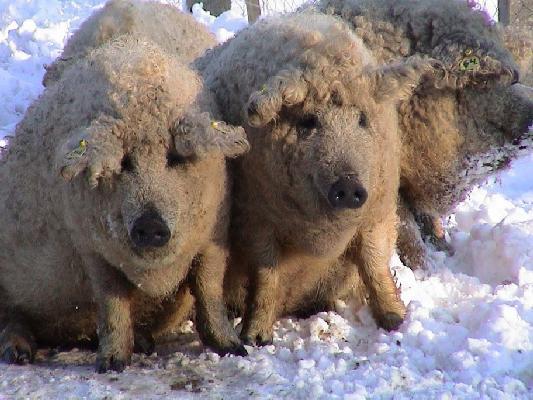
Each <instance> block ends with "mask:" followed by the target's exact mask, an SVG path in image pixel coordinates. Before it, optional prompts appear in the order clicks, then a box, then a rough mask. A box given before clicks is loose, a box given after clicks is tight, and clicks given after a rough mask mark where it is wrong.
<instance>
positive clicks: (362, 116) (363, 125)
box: [359, 112, 368, 128]
mask: <svg viewBox="0 0 533 400" xmlns="http://www.w3.org/2000/svg"><path fill="white" fill-rule="evenodd" d="M359 126H360V127H361V128H366V127H368V120H367V118H366V114H365V113H364V112H361V114H359Z"/></svg>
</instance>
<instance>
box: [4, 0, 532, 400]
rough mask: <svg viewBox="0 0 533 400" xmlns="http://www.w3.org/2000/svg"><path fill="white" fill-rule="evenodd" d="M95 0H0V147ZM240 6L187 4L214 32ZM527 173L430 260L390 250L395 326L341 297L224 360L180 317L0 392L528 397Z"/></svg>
mask: <svg viewBox="0 0 533 400" xmlns="http://www.w3.org/2000/svg"><path fill="white" fill-rule="evenodd" d="M167 3H172V4H175V5H176V6H179V7H182V6H183V5H182V2H181V1H167ZM102 4H103V2H102V1H98V0H66V1H59V0H33V1H30V0H0V98H1V99H2V101H1V102H0V147H1V146H5V144H6V142H7V140H8V138H6V136H8V135H10V134H12V133H13V131H14V127H15V124H16V123H17V122H18V121H19V120H20V119H21V118H22V115H23V113H24V111H25V110H26V108H27V107H28V105H29V104H30V103H31V101H32V100H34V99H35V98H36V97H37V96H38V95H39V94H40V93H41V92H42V90H43V88H42V86H41V79H42V76H43V74H44V68H43V65H44V64H47V63H49V62H51V61H52V60H53V59H54V58H55V57H57V56H58V55H59V53H60V52H61V49H62V46H63V45H64V42H65V40H66V38H67V37H68V35H70V34H71V33H72V32H73V30H75V29H76V27H77V26H79V24H80V22H81V21H83V19H84V18H86V17H87V16H88V15H89V14H90V13H91V12H92V11H93V10H94V9H96V8H98V7H101V6H102ZM280 4H281V2H280ZM286 4H287V3H284V4H283V7H285V5H286ZM283 7H281V6H280V8H279V9H283ZM243 10H244V5H243V2H242V1H241V2H236V3H235V4H234V5H233V8H232V10H230V11H228V12H226V13H224V14H222V15H221V16H220V17H218V18H214V17H212V16H211V15H209V13H207V12H205V11H204V10H202V9H201V7H199V6H195V7H194V9H193V14H194V16H195V17H196V18H197V19H198V20H199V21H201V22H203V23H204V24H206V25H207V26H209V28H210V29H211V30H212V31H213V32H214V33H215V34H216V36H217V38H218V39H219V40H220V41H224V40H227V39H228V38H230V37H231V36H233V34H234V33H235V32H236V31H238V30H240V29H242V28H243V27H245V26H246V19H245V16H244V13H243ZM2 138H3V139H2ZM532 176H533V155H529V156H526V157H524V158H522V159H520V160H517V161H515V162H514V163H513V165H512V167H511V168H510V169H508V170H507V171H505V172H503V173H501V174H499V175H498V176H496V177H494V178H493V179H491V181H490V182H487V183H486V184H485V185H483V186H481V187H478V188H476V189H475V190H474V191H473V192H472V193H471V195H470V196H469V198H468V199H467V200H466V201H465V202H463V203H461V204H460V205H459V206H458V207H457V209H456V210H455V213H454V214H453V215H451V216H450V217H449V218H448V220H447V221H446V227H447V234H448V235H449V240H450V242H451V244H452V245H453V247H454V248H455V254H454V255H453V256H446V255H444V254H443V253H439V252H432V253H431V258H432V264H433V265H432V267H431V268H430V270H428V271H417V272H412V271H411V270H409V269H408V268H406V267H405V266H403V265H402V264H401V262H400V260H399V259H398V257H396V256H395V257H394V258H393V260H391V268H392V269H393V270H394V271H396V276H397V278H398V282H399V283H400V284H401V287H402V298H403V300H404V301H405V302H406V303H408V314H407V318H406V321H405V323H404V324H403V325H402V326H401V328H400V329H399V330H398V331H397V332H391V333H388V332H385V331H383V330H381V329H378V328H377V327H376V325H375V323H374V321H373V319H372V317H371V315H370V312H369V310H368V308H366V307H364V308H362V309H359V310H355V309H353V307H350V305H349V304H348V305H347V304H344V303H342V302H339V303H338V310H337V312H329V313H319V314H317V315H315V316H313V317H311V318H309V319H306V320H297V319H290V318H287V319H283V320H281V321H278V322H277V323H276V327H275V340H274V345H272V346H266V347H263V348H251V347H250V348H249V352H250V355H249V356H248V357H232V356H230V357H222V358H221V357H219V356H217V355H216V354H214V353H212V352H210V351H206V350H204V349H203V348H202V347H201V346H200V344H199V341H198V338H197V336H196V335H195V334H194V331H193V330H192V324H191V323H188V324H186V325H185V326H184V327H183V331H184V334H183V335H182V336H180V340H179V342H175V343H168V344H162V345H160V346H158V348H157V351H158V353H157V354H155V355H152V356H141V355H135V356H134V362H133V365H132V366H131V367H129V368H128V369H127V370H126V371H125V372H124V373H122V374H115V373H109V374H105V375H98V374H96V373H94V372H93V362H94V353H90V352H86V351H80V350H76V349H75V350H71V351H68V352H59V353H56V352H54V351H50V350H41V351H40V352H39V354H38V357H37V362H36V363H35V364H34V365H30V366H10V365H6V364H0V399H1V400H4V399H11V398H39V399H52V398H58V399H79V398H87V399H103V398H108V399H109V398H113V399H132V398H150V399H164V398H179V399H188V398H191V399H192V398H194V399H198V398H209V399H249V398H252V399H253V398H256V399H265V398H272V399H278V398H290V399H319V398H321V399H353V400H355V399H366V398H395V399H428V398H431V399H478V398H484V399H485V398H488V399H531V398H533V179H532V178H531V177H532Z"/></svg>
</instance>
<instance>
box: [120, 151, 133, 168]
mask: <svg viewBox="0 0 533 400" xmlns="http://www.w3.org/2000/svg"><path fill="white" fill-rule="evenodd" d="M120 168H121V170H122V172H132V171H133V170H134V169H135V167H134V165H133V160H132V159H131V156H130V155H129V154H126V155H125V156H124V157H122V161H120Z"/></svg>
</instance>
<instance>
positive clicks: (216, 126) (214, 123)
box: [211, 121, 229, 134]
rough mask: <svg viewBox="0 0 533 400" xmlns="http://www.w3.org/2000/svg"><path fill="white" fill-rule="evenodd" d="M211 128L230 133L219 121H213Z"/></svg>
mask: <svg viewBox="0 0 533 400" xmlns="http://www.w3.org/2000/svg"><path fill="white" fill-rule="evenodd" d="M211 128H213V129H214V130H216V131H219V132H222V133H225V134H228V133H229V132H228V131H226V130H225V129H223V128H222V127H221V126H220V124H219V123H218V122H217V121H211Z"/></svg>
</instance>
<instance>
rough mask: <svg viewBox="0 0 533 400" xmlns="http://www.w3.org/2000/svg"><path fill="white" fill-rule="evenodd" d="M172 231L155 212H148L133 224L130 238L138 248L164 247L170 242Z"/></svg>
mask: <svg viewBox="0 0 533 400" xmlns="http://www.w3.org/2000/svg"><path fill="white" fill-rule="evenodd" d="M170 236H171V233H170V230H169V229H168V226H167V224H166V223H165V221H164V220H163V219H162V218H161V217H160V216H159V214H158V213H156V212H154V211H147V212H145V213H144V214H143V215H141V216H140V217H139V218H138V219H137V220H136V221H135V222H134V224H133V227H132V229H131V231H130V237H131V240H132V242H133V244H134V245H135V246H136V247H137V248H150V247H152V248H153V247H162V246H164V245H165V244H167V242H168V241H169V240H170Z"/></svg>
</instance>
